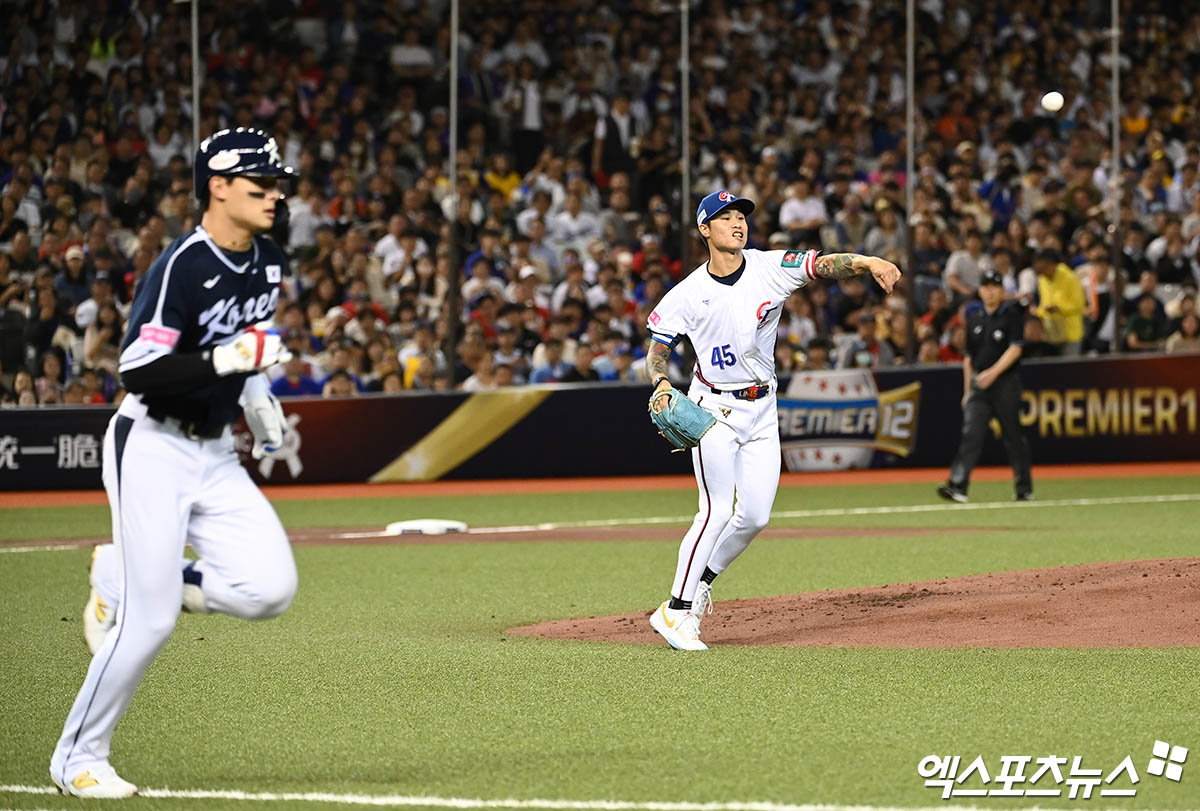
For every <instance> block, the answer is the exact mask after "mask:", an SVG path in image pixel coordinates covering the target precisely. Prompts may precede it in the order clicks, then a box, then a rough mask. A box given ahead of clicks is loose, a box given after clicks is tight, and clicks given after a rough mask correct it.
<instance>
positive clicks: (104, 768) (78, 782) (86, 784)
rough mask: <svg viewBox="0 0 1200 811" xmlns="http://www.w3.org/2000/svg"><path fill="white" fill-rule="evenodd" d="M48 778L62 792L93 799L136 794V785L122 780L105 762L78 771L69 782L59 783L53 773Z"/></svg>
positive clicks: (107, 798)
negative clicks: (83, 770)
mask: <svg viewBox="0 0 1200 811" xmlns="http://www.w3.org/2000/svg"><path fill="white" fill-rule="evenodd" d="M50 779H51V780H53V781H54V785H56V786H58V790H59V791H61V792H62V793H63V794H70V795H73V796H75V797H85V798H88V799H94V800H120V799H123V798H125V797H132V796H133V795H135V794H137V786H135V785H134V784H133V783H130V782H129V781H128V780H123V779H122V778H121V776H120V775H119V774H117V771H116V769H114V768H113V767H112V766H110V765H108V764H107V763H101V764H99V765H97V766H93V767H92V768H90V769H88V770H87V771H85V772H80V773H79V774H77V775H75V777H74V778H73V779H72V780H71V781H70V782H69V783H60V782H58V778H57V777H55V775H54V774H53V773H51V774H50Z"/></svg>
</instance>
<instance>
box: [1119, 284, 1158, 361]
mask: <svg viewBox="0 0 1200 811" xmlns="http://www.w3.org/2000/svg"><path fill="white" fill-rule="evenodd" d="M1166 340H1167V321H1166V319H1165V318H1163V317H1162V316H1161V315H1160V314H1159V313H1158V300H1157V299H1156V298H1155V297H1154V296H1153V295H1152V294H1150V293H1143V294H1142V295H1141V296H1140V297H1139V298H1138V302H1137V311H1136V312H1134V314H1133V315H1131V316H1130V317H1129V321H1128V322H1127V323H1126V325H1125V348H1126V349H1128V350H1129V351H1130V352H1157V351H1159V350H1161V349H1162V348H1163V346H1164V345H1165V344H1166Z"/></svg>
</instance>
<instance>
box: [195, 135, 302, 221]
mask: <svg viewBox="0 0 1200 811" xmlns="http://www.w3.org/2000/svg"><path fill="white" fill-rule="evenodd" d="M194 174H195V182H196V197H197V198H198V199H199V200H200V203H201V205H204V204H206V203H207V202H208V179H209V178H210V177H216V176H222V177H235V176H237V175H243V176H246V177H292V176H294V175H295V174H296V170H295V169H293V168H292V167H290V166H285V165H284V164H283V160H282V159H281V158H280V157H279V145H278V144H276V143H275V139H274V138H272V137H271V136H270V135H267V134H266V133H265V132H263V131H262V130H256V129H250V128H249V127H238V128H237V129H232V130H221V131H220V132H215V133H213V134H212V135H210V136H209V137H207V138H205V139H204V140H203V141H201V142H200V148H199V149H198V150H196V162H195V164H194Z"/></svg>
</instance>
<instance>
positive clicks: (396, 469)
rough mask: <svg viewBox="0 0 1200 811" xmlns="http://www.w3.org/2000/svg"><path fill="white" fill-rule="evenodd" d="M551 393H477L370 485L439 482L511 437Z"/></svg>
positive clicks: (540, 389)
mask: <svg viewBox="0 0 1200 811" xmlns="http://www.w3.org/2000/svg"><path fill="white" fill-rule="evenodd" d="M551 393H552V390H551V389H550V388H549V387H542V386H537V387H530V388H524V387H522V388H511V389H500V390H497V391H481V392H479V393H478V394H473V395H471V397H469V398H468V399H467V400H466V402H464V403H463V404H462V405H460V406H459V407H458V408H456V409H454V411H453V412H451V414H450V416H448V417H446V419H444V420H442V422H441V424H440V425H438V427H437V428H434V429H433V430H432V431H430V432H429V433H428V434H426V435H425V436H424V437H423V438H422V439H421V440H420V441H419V442H417V444H416V445H413V446H412V447H411V448H409V449H408V450H407V451H405V452H404V454H403V455H401V456H400V457H399V458H397V459H396V460H395V461H394V462H392V463H391V464H389V465H388V466H387V467H385V468H384V469H383V470H381V471H379V472H378V473H376V474H375V475H374V476H372V477H371V479H370V481H372V482H423V481H433V480H434V479H439V478H441V477H442V476H444V475H445V474H446V473H449V472H450V471H451V470H454V468H456V467H458V466H459V465H461V464H462V463H463V462H465V461H467V460H468V459H470V458H471V457H472V456H474V455H475V454H477V453H479V452H480V451H481V450H483V449H484V448H486V447H487V446H488V445H491V444H492V443H493V442H495V441H496V440H497V439H499V438H500V437H501V436H503V435H504V434H505V433H507V432H508V429H510V428H512V427H513V426H514V425H516V424H517V423H518V422H520V421H521V420H523V419H524V418H525V417H526V416H528V414H529V413H530V412H531V411H533V410H534V409H535V408H537V407H538V406H539V405H541V404H542V401H543V400H545V399H546V398H547V397H549V396H550V394H551Z"/></svg>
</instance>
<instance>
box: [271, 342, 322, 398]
mask: <svg viewBox="0 0 1200 811" xmlns="http://www.w3.org/2000/svg"><path fill="white" fill-rule="evenodd" d="M306 366H307V364H306V363H305V361H304V357H303V356H302V355H300V354H299V353H295V352H293V353H292V356H291V358H290V359H289V360H288V361H287V362H286V363H284V364H283V374H282V375H280V376H279V377H278V378H276V380H275V381H274V382H273V383H272V384H271V393H272V394H274V395H275V396H276V397H306V396H310V397H315V396H320V395H322V394H324V393H325V390H324V388H323V387H322V386H321V384H320V383H318V382H317V381H316V380H314V379H313V378H312V377H310V376H309V375H308V374H307V373H306V370H305V367H306ZM326 382H328V380H327V381H326Z"/></svg>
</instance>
